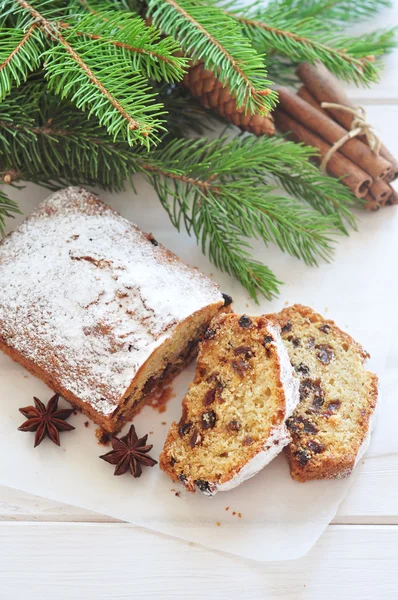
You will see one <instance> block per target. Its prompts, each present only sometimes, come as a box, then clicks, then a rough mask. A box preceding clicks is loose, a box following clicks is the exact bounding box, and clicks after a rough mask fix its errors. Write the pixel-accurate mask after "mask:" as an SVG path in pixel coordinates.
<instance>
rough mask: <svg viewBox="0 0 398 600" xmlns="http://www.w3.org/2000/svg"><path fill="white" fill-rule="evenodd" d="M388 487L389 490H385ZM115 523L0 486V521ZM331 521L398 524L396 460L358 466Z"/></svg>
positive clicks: (371, 460)
mask: <svg viewBox="0 0 398 600" xmlns="http://www.w3.org/2000/svg"><path fill="white" fill-rule="evenodd" d="M386 490H388V493H386ZM16 520H20V521H45V522H51V521H54V522H57V521H59V522H62V521H72V522H81V521H87V522H94V523H96V522H99V523H101V522H115V523H116V522H118V521H117V520H116V519H111V518H110V517H107V516H104V515H99V514H97V513H93V512H90V511H87V510H84V509H82V508H77V507H73V506H69V505H67V504H62V503H57V502H52V501H51V500H47V499H45V498H39V497H38V496H32V495H29V494H25V493H24V492H21V491H19V490H13V489H11V488H6V487H0V521H16ZM334 523H361V524H370V525H371V524H386V523H387V524H397V523H398V459H397V456H396V455H391V456H381V457H377V458H369V459H367V460H365V461H364V464H362V465H361V466H360V467H359V471H358V473H357V475H356V479H355V480H354V481H353V484H352V486H351V488H350V491H349V493H348V495H347V498H346V499H345V500H344V502H343V503H342V504H341V506H340V508H339V510H338V513H337V515H336V517H335V519H334Z"/></svg>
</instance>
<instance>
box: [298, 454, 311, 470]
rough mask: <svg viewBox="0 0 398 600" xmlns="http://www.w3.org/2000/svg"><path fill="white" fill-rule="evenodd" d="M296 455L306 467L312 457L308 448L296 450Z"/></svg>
mask: <svg viewBox="0 0 398 600" xmlns="http://www.w3.org/2000/svg"><path fill="white" fill-rule="evenodd" d="M294 456H296V457H297V459H298V461H299V463H300V465H301V466H302V467H304V466H305V465H306V464H307V462H308V461H309V460H310V458H311V456H310V455H309V453H308V452H307V451H306V450H296V452H295V453H294Z"/></svg>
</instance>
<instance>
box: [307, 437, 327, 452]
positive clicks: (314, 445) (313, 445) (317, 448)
mask: <svg viewBox="0 0 398 600" xmlns="http://www.w3.org/2000/svg"><path fill="white" fill-rule="evenodd" d="M307 447H308V449H309V450H311V452H313V453H314V454H321V452H324V450H325V446H324V445H323V444H320V443H319V442H316V441H315V440H310V441H309V442H308V444H307Z"/></svg>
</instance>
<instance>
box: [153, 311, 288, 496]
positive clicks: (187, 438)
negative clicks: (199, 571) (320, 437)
mask: <svg viewBox="0 0 398 600" xmlns="http://www.w3.org/2000/svg"><path fill="white" fill-rule="evenodd" d="M279 332H280V328H279V325H278V324H277V323H272V322H270V321H269V320H267V319H266V318H264V317H248V316H246V315H243V316H239V315H236V314H225V315H221V316H219V317H216V318H215V319H214V320H213V321H212V322H211V324H210V327H209V329H208V330H207V332H206V334H205V335H204V339H203V341H201V343H200V350H199V356H198V362H197V369H196V375H195V379H194V381H193V382H192V383H191V385H190V387H189V390H188V393H187V395H186V396H185V398H184V401H183V411H182V417H181V420H180V422H179V423H173V424H172V426H171V429H170V431H169V434H168V437H167V439H166V443H165V446H164V449H163V452H162V454H161V457H160V467H161V469H163V470H164V471H165V472H166V473H168V475H169V476H170V477H171V478H172V479H173V480H174V481H180V482H182V483H183V484H184V485H185V486H186V488H187V490H189V491H190V492H194V491H196V490H197V489H198V490H199V491H201V492H203V493H204V494H206V495H209V496H211V495H213V494H215V493H216V492H218V491H226V490H230V489H232V488H234V487H235V486H237V485H239V484H240V483H242V482H243V481H244V480H245V479H248V478H249V477H252V476H253V475H255V474H256V473H257V472H258V471H260V469H262V468H263V467H264V466H265V465H266V464H268V463H269V462H270V461H271V460H272V459H273V458H274V457H275V456H276V455H277V454H279V452H280V451H281V450H282V448H283V447H284V446H286V444H288V443H289V441H290V436H289V434H288V431H287V429H286V426H285V420H286V419H287V417H289V416H290V415H291V414H292V412H293V410H294V408H295V406H296V405H297V402H298V385H299V381H298V379H297V378H296V377H294V375H293V370H292V367H291V365H290V362H289V358H288V355H287V352H286V348H285V347H284V345H283V343H282V341H281V337H280V333H279Z"/></svg>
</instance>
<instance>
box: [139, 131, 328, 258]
mask: <svg viewBox="0 0 398 600" xmlns="http://www.w3.org/2000/svg"><path fill="white" fill-rule="evenodd" d="M267 141H268V138H265V137H263V138H254V139H253V142H252V143H251V144H250V145H249V144H247V143H246V142H245V138H244V137H238V138H235V139H233V140H231V141H230V142H227V141H226V140H225V139H218V140H214V141H213V142H208V141H207V140H203V139H202V140H174V141H172V142H170V143H169V144H168V145H167V146H166V147H163V148H160V149H157V150H155V151H154V152H152V153H151V155H150V156H149V159H150V163H149V161H148V158H147V157H145V159H144V163H142V162H140V160H138V162H139V164H140V166H141V168H142V169H143V170H144V172H145V173H146V174H147V176H148V177H150V178H151V180H152V184H153V185H154V186H155V188H156V190H157V193H158V195H159V198H160V200H161V202H162V203H163V205H164V207H165V208H166V210H167V211H168V213H169V216H170V219H171V220H172V222H173V224H174V225H175V226H176V227H177V228H178V229H179V228H180V226H181V223H182V222H184V224H185V227H186V229H187V231H188V233H191V232H194V233H195V235H196V237H198V238H200V236H201V231H200V227H198V226H197V223H200V222H201V221H200V219H198V217H197V214H198V213H200V212H201V210H202V207H203V205H205V204H206V205H208V206H209V207H210V208H209V210H211V211H212V214H213V217H216V216H217V215H218V219H217V221H220V220H224V221H225V223H226V224H228V223H229V224H230V226H235V227H238V228H239V231H240V234H241V235H243V236H246V237H251V236H256V237H259V238H261V239H262V240H263V241H264V242H265V243H266V244H268V243H271V242H272V243H276V244H277V245H278V246H279V247H280V248H281V249H282V250H283V251H286V252H289V253H290V254H291V255H293V256H296V257H298V258H302V259H303V260H304V261H306V262H307V263H308V264H317V261H318V260H319V259H320V258H322V259H325V260H328V258H329V257H330V255H331V249H332V247H331V238H330V237H329V232H330V230H331V229H333V228H334V222H333V220H332V219H330V218H329V217H328V216H326V215H321V214H319V213H318V212H315V211H313V210H311V209H307V208H306V207H305V205H302V204H300V203H298V202H297V201H295V200H294V199H292V198H287V197H283V196H279V195H273V194H271V191H272V188H271V187H270V186H266V185H265V184H264V176H265V175H266V171H265V164H266V161H264V160H263V159H262V154H263V153H262V149H263V148H264V146H266V144H267ZM165 167H166V168H165ZM148 173H149V175H148ZM187 198H190V200H191V203H192V206H190V205H188V203H187Z"/></svg>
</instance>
